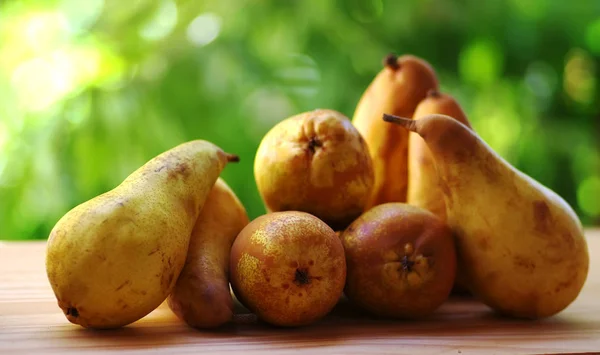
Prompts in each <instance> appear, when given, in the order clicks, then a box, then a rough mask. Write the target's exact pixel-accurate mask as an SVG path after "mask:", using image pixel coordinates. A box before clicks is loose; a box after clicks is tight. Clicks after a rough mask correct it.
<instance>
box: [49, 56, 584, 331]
mask: <svg viewBox="0 0 600 355" xmlns="http://www.w3.org/2000/svg"><path fill="white" fill-rule="evenodd" d="M483 119H485V118H483ZM238 159H239V158H238V157H237V156H236V155H233V154H229V153H227V152H225V151H224V150H223V149H222V148H221V147H219V146H217V145H215V144H214V143H211V142H209V141H205V140H194V141H189V142H186V143H182V144H181V145H179V146H176V147H174V148H172V149H170V150H168V151H165V152H163V153H162V154H160V155H158V156H156V157H154V158H153V159H151V160H150V161H148V162H147V163H146V164H144V165H143V166H141V167H140V168H139V169H137V170H136V171H134V172H133V173H132V174H131V175H129V176H128V177H127V178H126V179H125V180H124V181H123V182H122V183H121V184H120V185H118V186H116V187H115V188H114V189H112V190H110V191H108V192H106V193H104V194H101V195H99V196H96V197H94V198H92V199H90V200H88V201H86V202H83V203H82V204H80V205H78V206H76V207H75V208H73V209H72V210H70V211H68V212H67V213H66V214H65V215H64V216H63V217H62V218H61V219H60V220H59V221H58V222H57V223H56V225H55V227H54V228H53V229H52V231H51V234H50V236H49V239H48V244H47V254H46V270H47V275H48V279H49V281H50V284H51V286H52V290H53V292H54V294H55V296H56V298H57V301H58V305H59V307H60V308H61V309H62V310H63V312H64V314H65V316H66V318H67V319H68V320H69V321H70V322H72V323H75V324H79V325H81V326H83V327H86V328H117V327H122V326H125V325H128V324H130V323H133V322H135V321H137V320H139V319H141V318H143V317H144V316H146V315H147V314H149V313H150V312H152V311H153V310H154V309H156V308H157V307H158V306H160V305H161V304H162V303H163V302H164V303H166V304H167V305H168V307H169V308H170V309H171V310H172V311H173V313H174V314H175V315H177V317H179V318H180V319H182V320H183V321H185V323H187V324H188V325H190V326H192V327H195V328H215V327H219V326H222V325H224V324H226V323H229V322H232V321H233V319H234V313H235V311H234V309H235V307H234V304H235V300H236V299H237V301H239V302H240V303H241V304H242V305H244V306H245V307H246V308H248V309H249V310H250V311H252V312H253V313H255V314H256V315H257V317H258V318H259V319H261V320H263V321H265V322H267V323H270V324H274V325H278V326H300V325H307V324H311V323H313V322H316V321H318V320H319V319H321V318H323V317H324V316H326V315H327V314H328V313H330V312H331V311H332V310H333V309H334V308H335V306H336V305H337V304H338V302H340V300H342V299H346V300H347V301H348V302H350V303H351V304H353V305H354V306H355V307H357V308H360V309H362V310H364V311H366V312H367V313H369V314H371V315H373V316H375V317H386V318H399V319H418V318H422V317H426V316H428V315H430V314H432V313H434V312H435V311H436V310H437V309H438V308H439V307H440V306H441V305H442V304H443V303H444V302H446V300H448V299H449V297H450V296H451V295H452V294H453V293H463V294H467V295H468V296H469V297H473V299H474V300H476V301H478V302H481V303H483V304H485V305H487V306H489V307H490V308H491V309H492V310H494V311H495V312H497V313H499V314H502V315H505V316H509V317H516V318H524V319H538V318H544V317H549V316H552V315H555V314H557V313H559V312H561V311H562V310H564V309H565V308H567V307H568V306H569V305H570V304H571V303H572V302H573V301H574V300H575V299H576V298H577V296H578V295H579V293H580V291H581V289H582V288H583V285H584V283H585V281H586V278H587V274H588V267H589V255H588V249H587V244H586V240H585V237H584V233H583V228H582V225H581V223H580V221H579V219H578V217H577V215H576V214H575V212H574V211H573V209H572V208H571V207H570V206H569V205H568V204H567V202H566V201H565V200H564V199H562V198H561V197H560V196H559V195H557V194H556V193H555V192H553V191H551V190H550V189H548V188H546V187H545V186H543V185H541V184H540V183H539V182H537V181H535V180H534V179H532V178H531V177H529V176H527V175H526V174H524V173H523V172H521V171H519V170H517V169H516V168H515V167H513V166H512V165H511V164H510V163H508V162H507V161H506V160H504V159H503V158H502V157H501V156H500V155H499V154H498V153H496V152H495V151H494V150H493V149H492V148H491V147H490V146H489V145H488V144H486V142H485V141H484V140H483V139H482V138H481V137H480V136H479V135H478V134H477V132H475V130H474V128H473V127H472V126H471V124H470V122H469V119H468V118H467V115H466V114H465V112H464V111H463V109H462V108H461V105H460V104H459V103H458V102H457V100H456V99H455V98H454V97H452V95H451V94H450V93H443V92H441V91H440V88H439V80H438V78H437V77H436V74H435V71H434V69H433V68H432V66H431V65H430V64H429V63H427V62H426V61H425V60H423V59H422V58H419V57H416V56H414V55H403V56H400V57H397V56H395V55H388V56H386V57H385V58H384V60H383V68H382V69H381V71H380V72H379V73H378V74H377V75H376V77H375V78H374V79H373V81H372V82H371V83H370V85H369V86H368V87H367V88H366V90H365V92H364V94H363V95H362V97H361V98H360V100H359V101H358V103H357V107H356V110H355V112H354V115H353V117H352V119H350V118H348V117H346V116H345V115H344V114H342V113H340V112H338V111H336V110H332V109H315V110H313V111H309V112H303V113H299V114H296V115H294V116H292V117H288V118H286V119H284V120H282V121H281V122H279V123H277V124H276V125H274V126H273V127H272V128H271V129H270V130H269V131H268V132H267V133H266V134H265V136H264V137H263V139H262V141H261V143H260V146H259V147H258V149H257V151H256V154H255V157H254V179H255V182H256V186H257V188H258V191H259V193H260V196H261V198H262V201H263V202H264V206H265V209H266V213H265V214H264V215H262V216H259V217H257V218H255V219H254V220H250V219H249V217H248V214H247V213H246V210H245V208H244V206H243V204H242V202H241V201H240V200H239V199H238V197H237V196H236V194H235V192H234V191H233V190H232V189H231V188H230V187H229V186H228V185H227V183H226V182H225V181H224V180H223V178H222V177H221V176H220V175H221V173H222V171H223V170H224V169H225V168H226V166H227V165H228V164H229V163H230V162H235V161H238Z"/></svg>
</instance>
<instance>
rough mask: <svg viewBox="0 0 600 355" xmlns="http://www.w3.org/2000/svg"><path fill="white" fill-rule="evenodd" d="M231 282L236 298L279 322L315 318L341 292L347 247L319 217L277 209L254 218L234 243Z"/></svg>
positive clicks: (294, 322)
mask: <svg viewBox="0 0 600 355" xmlns="http://www.w3.org/2000/svg"><path fill="white" fill-rule="evenodd" d="M230 263H231V266H230V270H231V276H230V282H231V288H232V290H233V292H234V294H235V296H236V298H237V299H238V300H239V301H240V303H241V304H243V305H244V306H245V307H246V308H248V309H249V310H251V311H252V312H254V313H255V314H256V315H257V316H258V317H259V319H261V320H263V321H265V322H267V323H270V324H273V325H277V326H285V327H294V326H302V325H308V324H311V323H314V322H316V321H318V320H320V319H321V318H323V317H324V316H325V315H327V314H328V313H329V312H330V311H331V310H332V309H333V307H334V306H335V305H336V304H337V302H338V300H339V299H340V297H341V296H342V292H343V289H344V282H345V281H346V259H345V256H344V247H343V246H342V242H341V241H340V239H339V238H338V236H337V235H336V233H335V232H334V231H333V229H331V227H329V226H328V225H327V224H326V223H325V222H323V221H321V220H320V219H318V218H317V217H315V216H313V215H311V214H309V213H305V212H298V211H284V212H273V213H269V214H265V215H262V216H260V217H258V218H256V219H254V220H253V221H252V222H250V223H249V224H248V225H247V226H246V227H245V228H244V229H243V230H242V232H241V233H240V234H239V235H238V236H237V238H236V239H235V241H234V243H233V247H232V248H231V259H230Z"/></svg>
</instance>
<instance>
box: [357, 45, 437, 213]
mask: <svg viewBox="0 0 600 355" xmlns="http://www.w3.org/2000/svg"><path fill="white" fill-rule="evenodd" d="M432 89H434V90H437V89H438V80H437V77H436V75H435V72H434V70H433V68H432V67H431V65H429V63H427V62H426V61H424V60H423V59H421V58H419V57H416V56H413V55H403V56H400V57H396V56H395V55H388V56H387V57H386V58H385V59H384V68H383V69H382V70H381V71H380V72H379V73H378V74H377V76H376V77H375V78H374V79H373V81H372V82H371V84H369V86H368V87H367V89H366V91H365V92H364V94H363V95H362V97H361V98H360V100H359V102H358V104H357V106H356V110H355V112H354V116H353V117H352V123H353V124H354V126H355V127H356V128H357V129H358V131H359V132H360V134H361V135H362V136H363V137H364V139H365V141H366V142H367V146H368V148H369V153H370V155H371V159H372V160H373V169H374V172H375V183H374V186H373V189H372V191H371V194H370V196H369V200H368V202H367V206H366V209H369V208H371V207H373V206H376V205H379V204H382V203H386V202H406V196H407V185H408V132H407V131H406V130H403V129H402V128H401V127H396V126H394V125H390V124H386V123H385V122H383V121H382V120H381V115H382V114H383V113H389V114H394V115H400V116H403V117H409V118H410V117H412V116H413V113H414V111H415V108H416V107H417V105H418V104H419V102H421V100H423V99H424V98H425V96H426V94H427V92H428V91H429V90H432Z"/></svg>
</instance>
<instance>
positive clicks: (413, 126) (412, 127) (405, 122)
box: [383, 113, 417, 132]
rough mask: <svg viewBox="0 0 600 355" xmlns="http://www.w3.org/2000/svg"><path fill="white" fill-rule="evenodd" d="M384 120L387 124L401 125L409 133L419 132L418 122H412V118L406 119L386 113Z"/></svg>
mask: <svg viewBox="0 0 600 355" xmlns="http://www.w3.org/2000/svg"><path fill="white" fill-rule="evenodd" d="M383 120H384V121H386V122H390V123H394V124H397V125H400V126H402V127H404V128H406V129H408V130H409V131H412V132H417V122H416V121H413V120H411V119H410V118H404V117H400V116H396V115H390V114H387V113H384V114H383Z"/></svg>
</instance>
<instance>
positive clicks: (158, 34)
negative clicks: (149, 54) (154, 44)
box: [140, 0, 177, 41]
mask: <svg viewBox="0 0 600 355" xmlns="http://www.w3.org/2000/svg"><path fill="white" fill-rule="evenodd" d="M175 25H177V5H175V3H174V2H173V1H171V0H165V1H163V2H162V3H161V4H160V6H159V7H158V9H157V11H156V13H155V14H154V16H152V18H150V20H148V22H146V24H145V25H144V26H143V27H142V28H141V29H140V36H142V38H144V39H146V40H149V41H157V40H159V39H162V38H164V37H166V36H168V35H169V34H170V33H171V31H173V29H174V28H175Z"/></svg>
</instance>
